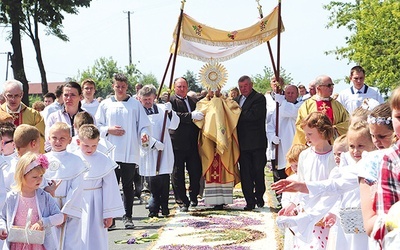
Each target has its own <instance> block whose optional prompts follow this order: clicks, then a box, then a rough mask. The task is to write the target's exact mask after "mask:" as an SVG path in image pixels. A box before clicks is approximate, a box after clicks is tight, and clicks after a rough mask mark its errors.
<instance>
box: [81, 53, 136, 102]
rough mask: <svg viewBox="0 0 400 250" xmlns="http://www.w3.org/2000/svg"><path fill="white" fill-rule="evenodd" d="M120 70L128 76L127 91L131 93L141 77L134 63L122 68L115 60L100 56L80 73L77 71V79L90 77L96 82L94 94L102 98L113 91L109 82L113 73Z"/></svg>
mask: <svg viewBox="0 0 400 250" xmlns="http://www.w3.org/2000/svg"><path fill="white" fill-rule="evenodd" d="M118 72H121V73H123V74H124V75H126V77H127V78H128V85H129V87H128V93H133V91H134V89H135V88H134V86H135V84H136V83H138V79H139V78H140V77H141V75H142V74H141V73H140V71H139V70H138V69H137V68H136V65H134V64H132V65H128V66H125V68H124V69H121V68H119V67H118V65H117V62H116V61H114V60H113V59H112V57H110V58H108V59H107V58H104V57H101V58H100V59H98V60H96V61H95V63H94V66H92V67H91V68H88V69H86V70H84V71H83V72H82V73H80V72H78V77H77V79H80V81H83V80H84V79H87V78H91V79H93V80H94V81H95V83H96V96H101V97H103V98H105V97H107V95H110V94H112V93H114V91H113V89H112V87H111V84H112V79H113V76H114V74H115V73H118Z"/></svg>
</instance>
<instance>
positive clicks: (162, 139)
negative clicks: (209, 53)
mask: <svg viewBox="0 0 400 250" xmlns="http://www.w3.org/2000/svg"><path fill="white" fill-rule="evenodd" d="M185 2H186V1H185V0H182V1H181V3H182V5H181V13H180V16H179V21H178V30H177V32H176V39H175V51H174V56H173V61H172V69H171V78H170V81H169V90H170V91H171V88H172V84H173V81H174V71H175V64H176V56H177V54H178V47H179V37H180V36H181V27H182V19H183V9H184V7H185ZM170 91H168V97H167V102H169V98H170V95H171V92H170ZM167 117H168V111H165V113H164V121H163V126H162V130H161V138H160V142H163V141H164V133H165V128H166V124H167ZM161 156H162V151H158V156H157V166H156V174H157V175H158V173H159V171H160V163H161Z"/></svg>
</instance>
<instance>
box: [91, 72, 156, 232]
mask: <svg viewBox="0 0 400 250" xmlns="http://www.w3.org/2000/svg"><path fill="white" fill-rule="evenodd" d="M112 87H113V90H114V93H115V95H114V96H112V97H110V98H108V99H106V100H104V101H102V102H101V103H100V105H99V108H98V109H97V112H96V115H95V119H96V122H97V126H98V127H99V129H100V134H101V135H106V138H107V139H108V140H109V141H110V142H111V143H112V144H114V145H115V150H114V151H113V152H112V153H111V159H112V160H114V161H116V162H117V163H118V165H119V168H117V169H116V170H115V172H116V175H117V179H118V182H119V179H121V182H122V191H123V194H124V206H125V215H124V217H123V223H124V225H125V228H126V229H133V228H134V225H133V222H132V207H133V199H134V196H136V197H138V198H139V199H140V194H141V190H142V183H141V177H140V176H139V174H138V171H137V168H138V167H137V165H139V162H140V152H139V151H140V150H139V147H140V145H141V143H142V142H143V140H144V138H145V137H147V135H148V134H149V132H148V131H149V128H150V126H151V123H150V121H149V119H148V118H147V115H146V112H145V111H144V109H143V107H142V105H141V104H140V102H139V101H138V100H136V99H135V98H132V97H131V96H129V95H128V93H127V90H128V79H127V77H126V76H124V75H123V74H115V75H114V77H113V83H112ZM133 183H135V192H134V189H133Z"/></svg>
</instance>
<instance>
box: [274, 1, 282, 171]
mask: <svg viewBox="0 0 400 250" xmlns="http://www.w3.org/2000/svg"><path fill="white" fill-rule="evenodd" d="M281 8H282V4H281V0H279V4H278V35H277V36H278V46H277V53H276V68H277V69H276V72H275V79H276V80H277V81H278V92H279V94H282V89H280V86H281V85H280V84H281V81H280V75H279V71H280V67H281V57H280V54H281V28H282V24H281ZM275 119H276V127H275V135H276V136H279V103H276V117H275ZM278 147H279V145H276V146H275V162H276V164H278V156H279V154H278Z"/></svg>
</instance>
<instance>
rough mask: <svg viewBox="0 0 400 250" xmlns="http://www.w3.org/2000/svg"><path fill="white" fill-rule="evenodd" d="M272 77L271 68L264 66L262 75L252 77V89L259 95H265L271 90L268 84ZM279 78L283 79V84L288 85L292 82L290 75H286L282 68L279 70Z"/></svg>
mask: <svg viewBox="0 0 400 250" xmlns="http://www.w3.org/2000/svg"><path fill="white" fill-rule="evenodd" d="M273 76H274V71H273V70H272V69H271V68H267V67H266V66H264V69H263V74H257V75H255V76H252V81H253V88H254V89H255V90H256V91H257V92H260V93H265V92H267V91H268V90H271V86H270V83H271V78H272V77H273ZM279 76H280V77H282V78H283V80H284V82H285V84H290V83H291V82H292V81H293V78H292V77H291V76H290V73H286V70H285V69H283V68H281V70H280V72H279Z"/></svg>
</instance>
